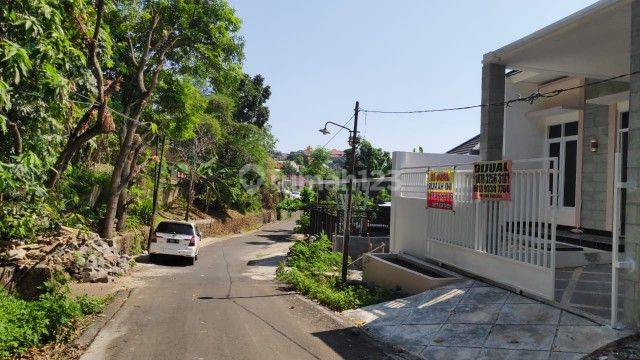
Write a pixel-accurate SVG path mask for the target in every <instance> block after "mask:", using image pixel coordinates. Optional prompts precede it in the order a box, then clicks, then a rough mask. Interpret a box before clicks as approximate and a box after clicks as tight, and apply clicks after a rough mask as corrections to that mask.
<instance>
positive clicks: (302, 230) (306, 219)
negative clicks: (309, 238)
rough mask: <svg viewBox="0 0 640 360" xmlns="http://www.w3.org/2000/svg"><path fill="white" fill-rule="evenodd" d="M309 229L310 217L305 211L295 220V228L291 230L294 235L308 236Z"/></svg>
mask: <svg viewBox="0 0 640 360" xmlns="http://www.w3.org/2000/svg"><path fill="white" fill-rule="evenodd" d="M310 229H311V216H310V215H309V213H308V212H306V211H305V212H303V213H302V215H300V219H298V220H296V226H295V227H294V228H293V232H295V233H296V234H308V233H309V230H310Z"/></svg>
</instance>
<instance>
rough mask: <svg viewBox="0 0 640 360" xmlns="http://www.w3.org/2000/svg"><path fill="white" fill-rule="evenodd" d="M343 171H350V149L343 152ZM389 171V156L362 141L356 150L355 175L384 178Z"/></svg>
mask: <svg viewBox="0 0 640 360" xmlns="http://www.w3.org/2000/svg"><path fill="white" fill-rule="evenodd" d="M345 157H346V159H347V160H346V162H345V169H347V171H350V170H351V149H348V150H346V151H345ZM390 170H391V155H390V154H389V152H388V151H384V150H383V149H382V148H376V147H374V146H373V145H372V144H371V143H370V142H369V141H367V140H363V141H362V142H361V143H360V144H359V146H358V148H357V150H356V174H357V175H361V174H362V175H365V176H366V177H379V176H384V175H387V174H388V173H389V171H390Z"/></svg>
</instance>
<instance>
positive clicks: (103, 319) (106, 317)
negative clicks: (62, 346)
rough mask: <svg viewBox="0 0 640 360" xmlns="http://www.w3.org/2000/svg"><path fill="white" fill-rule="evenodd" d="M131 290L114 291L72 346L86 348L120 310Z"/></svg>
mask: <svg viewBox="0 0 640 360" xmlns="http://www.w3.org/2000/svg"><path fill="white" fill-rule="evenodd" d="M132 291H133V290H131V289H127V290H119V291H117V292H116V293H115V295H114V298H113V300H112V301H111V302H110V303H109V304H108V305H107V307H106V308H105V309H104V311H103V312H102V313H101V314H99V315H98V317H97V319H96V320H95V321H93V322H92V323H91V324H90V325H89V326H87V327H86V328H85V329H84V330H83V331H82V334H80V336H78V338H76V340H75V341H74V342H73V346H74V347H76V348H79V349H86V348H88V347H89V346H90V345H91V344H92V343H93V341H94V340H95V338H96V337H97V336H98V334H99V333H100V331H102V329H103V328H104V327H105V326H106V325H107V324H108V323H109V321H111V319H113V317H114V316H115V315H116V314H117V313H118V311H120V309H121V308H122V306H123V305H124V303H125V302H126V301H127V300H128V299H129V296H131V292H132Z"/></svg>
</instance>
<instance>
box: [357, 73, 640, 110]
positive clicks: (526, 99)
mask: <svg viewBox="0 0 640 360" xmlns="http://www.w3.org/2000/svg"><path fill="white" fill-rule="evenodd" d="M637 74H640V70H636V71H633V72H630V73H627V74H623V75H617V76H613V77H610V78H607V79H603V80H597V81H592V82H589V83H584V84H582V85H577V86H572V87H569V88H561V89H557V90H552V91H547V92H543V93H540V92H538V91H536V92H534V93H532V94H531V95H529V96H524V97H518V98H514V99H511V100H507V101H502V102H497V103H491V104H478V105H469V106H459V107H451V108H435V109H423V110H408V111H386V110H368V109H362V110H360V111H361V112H364V113H365V114H366V113H376V114H423V113H434V112H445V111H459V110H469V109H475V108H484V107H489V106H507V107H508V106H511V104H514V103H518V102H528V103H533V102H534V101H536V100H538V99H539V98H551V97H555V96H558V95H560V94H562V93H564V92H567V91H571V90H577V89H581V88H587V87H589V86H595V85H599V84H603V83H606V82H609V81H613V80H618V79H621V78H624V77H627V76H631V75H637Z"/></svg>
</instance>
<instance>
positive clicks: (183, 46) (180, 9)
mask: <svg viewBox="0 0 640 360" xmlns="http://www.w3.org/2000/svg"><path fill="white" fill-rule="evenodd" d="M106 19H107V22H108V23H109V25H110V28H111V29H112V37H113V39H114V49H115V50H114V51H115V58H116V61H115V63H114V66H113V68H112V71H113V72H115V73H117V74H119V75H120V76H122V78H123V84H122V91H121V92H120V98H119V101H120V106H121V108H122V110H123V112H124V114H125V115H126V120H125V121H123V123H122V124H121V127H122V130H121V131H119V134H120V136H121V139H120V148H119V151H118V155H117V156H116V159H115V162H114V169H113V173H112V176H111V181H110V186H109V189H108V196H107V201H106V211H105V216H104V219H103V221H102V226H101V229H100V233H101V235H102V236H103V237H106V238H110V237H112V236H113V230H114V229H113V223H114V219H115V217H116V212H117V206H118V201H119V199H120V194H121V193H122V191H123V190H124V189H125V188H126V187H127V186H128V183H129V182H130V180H131V176H132V175H133V172H131V171H127V170H126V169H128V168H131V167H132V166H133V164H134V163H135V162H137V161H138V157H139V155H140V153H141V148H142V147H143V146H144V144H146V143H147V142H148V139H149V136H148V134H149V132H150V131H151V132H152V130H153V129H154V126H145V123H143V122H142V121H141V120H142V119H141V116H142V114H143V112H144V111H145V109H146V108H147V105H148V104H149V103H150V102H151V100H152V96H154V95H155V94H156V90H157V87H158V81H159V78H160V75H161V74H163V73H169V74H173V75H189V76H192V77H194V78H197V79H202V80H203V81H204V82H205V84H207V85H208V86H210V87H212V88H214V89H216V88H224V87H226V86H228V83H229V79H230V78H233V74H237V73H238V67H239V64H240V60H241V59H242V41H241V39H240V38H239V36H238V35H237V32H238V30H239V29H240V19H238V18H237V17H236V16H235V14H234V11H233V9H232V8H231V7H230V6H229V5H228V4H227V2H226V1H223V0H212V1H198V0H181V1H179V0H172V1H166V0H152V1H143V2H130V1H124V0H122V1H117V2H116V3H115V6H114V7H112V8H111V9H110V11H109V12H108V14H107V17H106ZM167 64H170V66H167Z"/></svg>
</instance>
